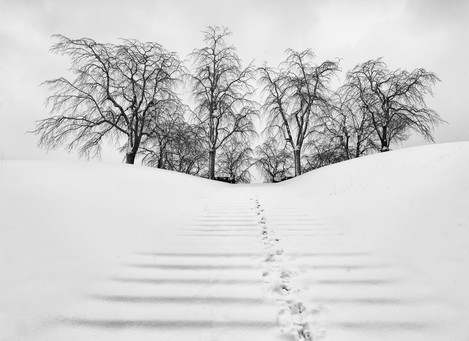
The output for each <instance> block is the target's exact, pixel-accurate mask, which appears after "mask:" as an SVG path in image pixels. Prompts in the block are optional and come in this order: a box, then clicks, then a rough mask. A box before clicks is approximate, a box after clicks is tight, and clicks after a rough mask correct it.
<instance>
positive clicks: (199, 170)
mask: <svg viewBox="0 0 469 341" xmlns="http://www.w3.org/2000/svg"><path fill="white" fill-rule="evenodd" d="M142 154H143V155H144V157H143V160H142V161H143V163H144V164H145V165H148V166H152V167H157V168H163V169H168V170H173V171H176V172H180V173H186V174H191V175H198V176H203V175H206V173H207V153H206V150H205V145H204V143H203V140H202V139H201V136H200V129H199V128H198V127H197V126H196V125H191V124H189V123H187V122H185V121H184V119H183V118H182V117H180V116H179V117H177V116H169V117H166V122H164V123H162V124H160V125H159V128H158V130H157V135H156V139H152V140H151V144H147V145H146V146H145V148H144V149H143V151H142Z"/></svg>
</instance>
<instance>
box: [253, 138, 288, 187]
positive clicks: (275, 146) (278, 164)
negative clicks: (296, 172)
mask: <svg viewBox="0 0 469 341" xmlns="http://www.w3.org/2000/svg"><path fill="white" fill-rule="evenodd" d="M255 152H256V156H257V161H256V165H257V168H259V170H260V171H261V173H262V174H263V175H264V177H265V178H266V180H267V182H276V181H279V180H281V179H285V178H288V177H290V176H291V175H292V168H293V164H294V162H293V157H292V153H291V151H289V150H288V147H287V145H286V144H285V143H284V144H283V146H281V147H279V142H278V141H277V140H276V139H275V138H272V137H271V138H268V139H267V140H266V141H265V142H264V143H262V144H261V145H259V146H257V147H256V150H255Z"/></svg>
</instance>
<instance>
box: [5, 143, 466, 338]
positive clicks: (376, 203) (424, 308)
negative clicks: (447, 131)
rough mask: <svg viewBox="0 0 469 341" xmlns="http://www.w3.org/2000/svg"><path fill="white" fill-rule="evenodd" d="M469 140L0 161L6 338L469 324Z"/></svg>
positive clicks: (412, 333)
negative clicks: (211, 173)
mask: <svg viewBox="0 0 469 341" xmlns="http://www.w3.org/2000/svg"><path fill="white" fill-rule="evenodd" d="M467 174H469V143H466V142H464V143H451V144H443V145H432V146H426V147H418V148H412V149H406V150H400V151H393V152H389V153H384V154H379V155H373V156H367V157H363V158H360V159H356V160H353V161H347V162H343V163H340V164H336V165H333V166H329V167H325V168H322V169H319V170H317V171H313V172H310V173H308V174H305V175H303V176H301V177H299V178H296V179H292V180H289V181H286V182H283V183H280V184H252V185H229V184H224V183H218V182H213V181H208V180H205V179H200V178H196V177H191V176H186V175H182V174H177V173H172V172H167V171H162V170H156V169H150V168H145V167H139V166H128V165H120V164H102V163H90V162H69V163H59V162H38V161H35V162H33V161H3V162H2V163H0V222H1V223H0V253H1V254H0V340H2V341H3V340H5V341H6V340H8V341H10V340H40V341H45V340H48V341H50V340H188V339H190V340H210V341H214V340H240V339H246V340H248V339H249V340H298V341H300V340H301V341H310V340H331V341H343V340H347V341H354V340H360V341H372V340H373V341H374V340H380V341H386V340H393V341H395V340H413V341H414V340H416V341H420V340H422V341H423V340H425V341H432V340H452V341H464V340H468V339H469V325H468V324H467V319H468V318H469V291H468V290H467V288H469V209H468V204H469V177H468V176H467Z"/></svg>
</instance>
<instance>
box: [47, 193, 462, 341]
mask: <svg viewBox="0 0 469 341" xmlns="http://www.w3.org/2000/svg"><path fill="white" fill-rule="evenodd" d="M204 200H205V203H204V205H203V206H204V207H205V209H204V210H203V212H201V214H200V215H199V216H195V217H193V218H192V219H191V223H190V224H186V225H184V226H181V227H179V228H175V229H173V230H172V231H171V232H169V234H170V236H167V238H166V239H165V240H164V241H163V242H158V241H155V249H147V250H138V251H135V252H134V253H131V254H122V255H121V256H120V264H117V265H116V267H115V269H112V271H111V272H110V273H107V274H103V280H102V283H101V284H100V285H98V286H97V287H96V288H95V290H94V291H93V292H89V294H88V295H86V297H83V298H82V299H80V300H79V301H78V302H77V303H76V304H74V305H73V306H71V307H69V309H67V311H64V313H63V314H62V315H61V316H57V317H56V318H55V319H53V320H51V321H50V322H49V323H50V325H49V328H47V331H45V332H44V333H43V335H42V336H41V340H150V339H151V340H187V339H188V337H189V339H191V340H240V339H241V338H242V339H250V340H305V341H306V340H318V339H324V340H332V341H339V340H340V341H343V340H348V341H350V340H361V341H367V340H370V341H371V340H380V341H383V340H384V341H386V340H393V341H395V340H425V341H428V340H442V339H444V335H445V334H447V333H448V332H449V330H448V328H449V326H451V323H450V321H451V319H452V318H453V317H454V316H453V315H452V314H453V313H452V311H451V309H450V308H449V307H447V306H445V304H444V303H443V302H439V301H438V300H437V299H436V298H435V297H434V296H432V294H433V293H432V291H431V287H430V286H429V285H425V284H423V283H414V282H412V281H411V280H410V278H412V276H411V273H410V272H411V269H407V268H406V266H405V264H397V263H396V262H395V261H393V260H390V259H386V258H383V257H380V255H377V254H373V253H370V252H368V251H367V249H366V246H363V245H361V244H360V242H358V241H357V240H354V238H353V237H352V236H348V235H346V234H344V233H343V232H341V231H340V230H339V229H337V228H336V227H334V226H332V225H330V224H329V223H328V222H327V220H325V219H324V218H323V217H320V216H319V215H318V214H317V212H315V210H314V208H311V207H305V206H304V205H302V203H301V200H300V199H299V198H295V197H289V196H288V195H287V194H285V193H283V192H282V191H281V188H274V189H272V187H268V186H227V187H223V191H218V192H217V193H216V196H208V197H207V198H206V199H204Z"/></svg>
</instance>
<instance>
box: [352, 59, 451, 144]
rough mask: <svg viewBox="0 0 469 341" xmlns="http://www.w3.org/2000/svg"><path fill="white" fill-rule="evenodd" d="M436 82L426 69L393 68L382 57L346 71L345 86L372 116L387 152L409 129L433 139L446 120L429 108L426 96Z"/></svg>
mask: <svg viewBox="0 0 469 341" xmlns="http://www.w3.org/2000/svg"><path fill="white" fill-rule="evenodd" d="M437 81H439V79H438V77H437V76H436V75H435V74H434V73H432V72H428V71H426V70H425V69H415V70H413V71H412V72H408V71H405V70H400V69H398V70H395V71H391V70H389V69H388V68H387V66H386V64H385V63H384V62H383V61H382V59H381V58H379V59H374V60H369V61H367V62H365V63H363V64H359V65H357V66H355V67H354V68H353V69H352V70H351V71H349V72H348V73H347V78H346V84H345V85H344V87H345V89H346V93H347V95H348V97H349V98H353V99H355V100H356V101H357V103H356V104H357V105H358V107H359V108H360V110H362V112H363V113H364V114H365V115H367V117H368V118H369V120H370V122H371V123H372V125H373V128H374V131H375V133H376V136H377V138H378V139H379V142H380V144H381V146H380V150H381V151H382V152H384V151H388V150H389V147H390V145H391V143H392V142H393V141H394V142H399V141H404V140H406V139H407V138H408V137H409V134H410V131H416V132H417V133H419V134H421V135H423V137H424V138H425V139H427V140H429V141H433V136H432V131H433V127H434V126H436V125H438V124H440V123H442V122H444V121H443V120H442V119H441V118H440V116H439V115H438V114H437V113H436V112H435V111H434V110H432V109H430V108H428V107H427V105H426V104H425V100H424V97H425V95H433V93H432V86H433V85H435V83H436V82H437Z"/></svg>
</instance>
